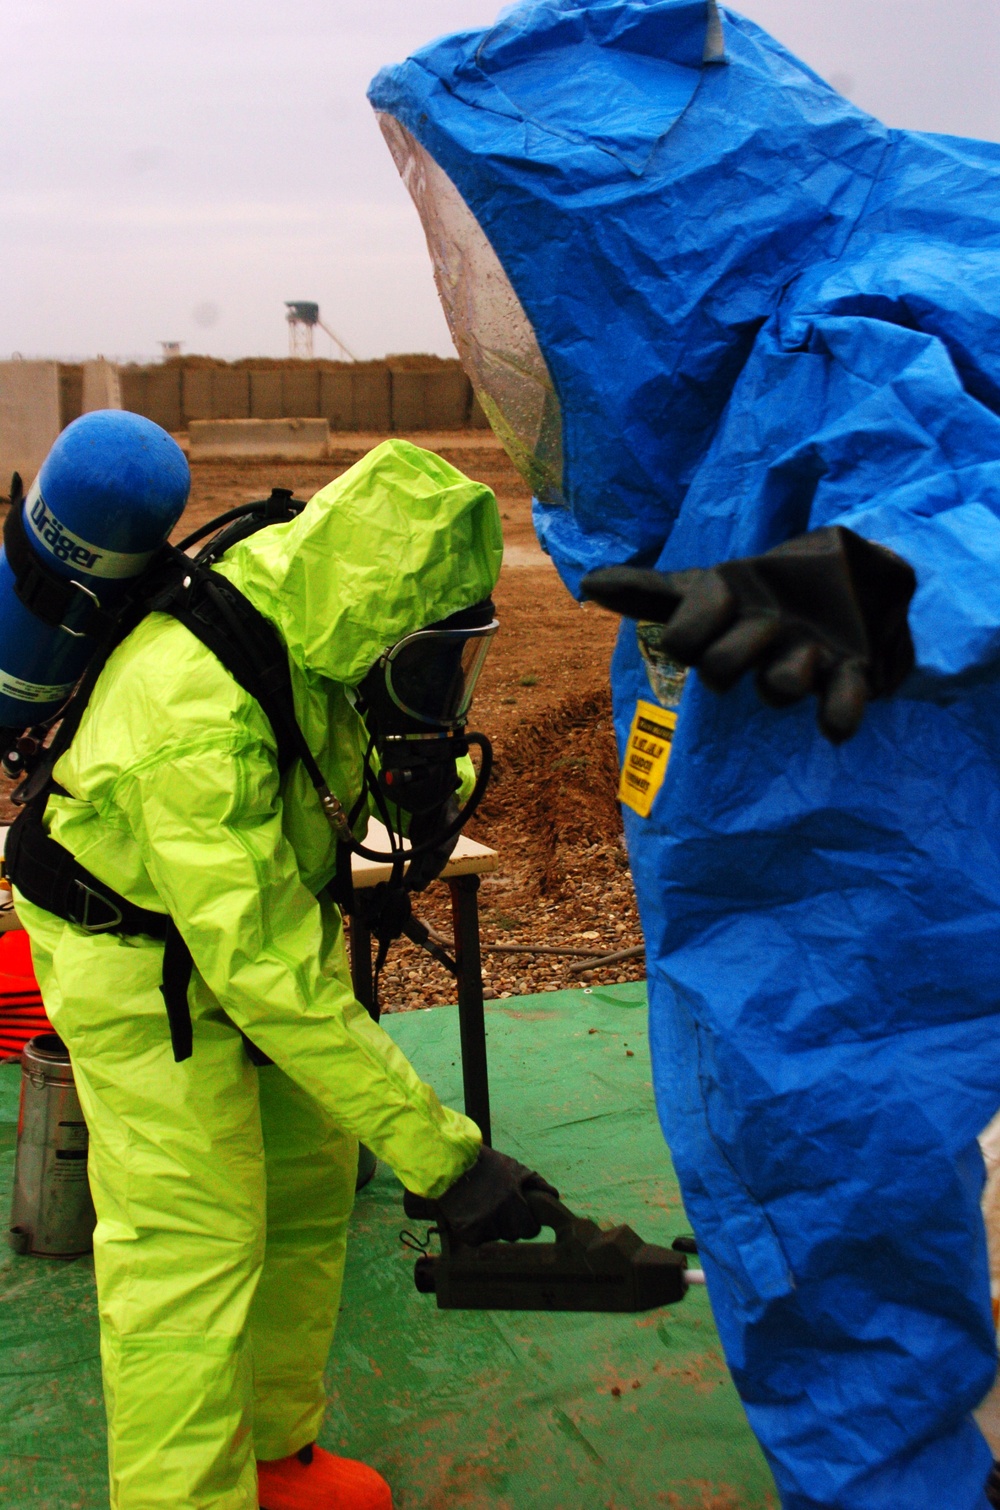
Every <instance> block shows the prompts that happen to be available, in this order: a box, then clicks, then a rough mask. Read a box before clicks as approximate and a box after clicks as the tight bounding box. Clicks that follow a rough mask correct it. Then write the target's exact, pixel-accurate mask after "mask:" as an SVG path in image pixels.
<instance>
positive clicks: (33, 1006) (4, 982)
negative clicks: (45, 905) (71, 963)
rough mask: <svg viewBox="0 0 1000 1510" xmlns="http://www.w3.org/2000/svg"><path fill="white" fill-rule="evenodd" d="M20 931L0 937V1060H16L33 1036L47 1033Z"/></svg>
mask: <svg viewBox="0 0 1000 1510" xmlns="http://www.w3.org/2000/svg"><path fill="white" fill-rule="evenodd" d="M51 1032H52V1024H51V1023H50V1022H49V1020H48V1018H47V1017H46V1015H45V1008H44V1006H43V1005H42V997H41V992H40V991H39V989H38V982H37V980H36V979H35V971H34V967H33V966H32V963H31V943H30V941H29V939H28V935H27V934H26V933H25V932H24V931H23V929H14V930H12V931H11V932H9V933H0V1060H4V1059H19V1058H20V1057H21V1050H22V1049H23V1048H24V1045H25V1044H26V1043H27V1041H28V1039H29V1038H33V1037H34V1036H35V1034H36V1033H51Z"/></svg>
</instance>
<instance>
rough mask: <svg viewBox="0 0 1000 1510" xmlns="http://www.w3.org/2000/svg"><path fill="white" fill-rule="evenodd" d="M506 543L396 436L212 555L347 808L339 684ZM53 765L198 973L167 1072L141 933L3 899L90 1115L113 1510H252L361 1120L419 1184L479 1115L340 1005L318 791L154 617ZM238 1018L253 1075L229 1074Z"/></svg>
mask: <svg viewBox="0 0 1000 1510" xmlns="http://www.w3.org/2000/svg"><path fill="white" fill-rule="evenodd" d="M501 555H502V540H501V533H500V524H499V518H498V514H497V509H496V503H495V500H494V498H493V495H492V493H491V492H490V491H489V489H488V488H485V487H483V486H481V485H480V484H478V483H474V482H470V481H469V479H468V478H466V477H464V476H463V475H462V474H461V473H460V472H458V471H456V470H455V468H454V467H451V466H449V465H448V464H447V463H446V462H444V461H442V460H441V459H440V458H439V457H437V456H434V455H431V454H430V453H429V452H426V451H422V450H420V449H419V448H418V447H416V446H413V445H410V444H408V443H406V442H403V441H389V442H386V443H385V444H384V445H381V446H379V447H378V448H377V449H376V450H375V451H373V452H371V454H370V455H369V456H367V457H366V458H365V459H364V460H363V461H361V462H359V463H358V464H357V465H356V466H354V467H352V468H351V470H350V471H348V472H347V473H345V474H344V475H343V476H342V477H340V478H338V479H337V481H336V482H333V483H331V484H330V485H329V486H328V487H326V488H323V489H322V491H321V492H319V493H317V495H316V496H315V498H313V499H312V501H311V502H310V504H309V505H308V507H307V508H306V509H305V510H304V511H303V513H302V514H301V516H300V517H299V518H298V519H296V520H295V521H293V522H292V523H290V524H283V525H276V526H272V527H271V528H269V529H266V530H264V531H262V532H261V533H259V534H257V535H254V536H253V537H251V538H250V539H248V540H246V541H244V542H242V543H241V544H239V545H236V546H234V547H233V548H232V549H231V550H230V551H229V552H228V553H227V555H226V557H225V558H224V560H223V562H222V563H221V564H220V566H219V567H218V568H217V569H218V570H220V571H222V572H223V573H224V574H225V575H226V576H227V577H228V578H229V579H230V580H231V581H232V582H233V583H234V584H235V585H236V586H237V587H239V588H240V589H241V590H242V591H243V592H244V593H245V594H246V596H247V597H248V598H249V599H250V600H251V602H252V603H253V604H254V606H255V607H256V608H257V609H259V610H260V611H261V612H262V613H263V614H264V615H265V616H266V617H267V618H268V619H269V620H270V621H271V622H272V623H273V624H274V625H275V626H276V627H277V629H278V631H279V632H280V634H281V636H282V638H283V639H284V642H285V644H286V646H287V648H288V655H289V661H290V664H291V673H292V681H293V687H294V693H295V705H296V711H297V713H298V718H299V722H300V725H301V727H302V730H303V732H304V734H305V736H306V739H307V741H308V742H309V745H310V747H311V749H312V751H313V753H314V755H315V756H316V759H317V760H318V762H319V765H320V767H321V768H322V770H323V772H324V775H325V776H326V779H327V781H328V783H329V785H330V788H331V790H332V791H333V792H334V793H335V794H336V795H337V796H338V797H339V798H340V800H341V802H342V803H343V804H344V806H345V807H346V808H348V809H349V808H350V806H351V805H352V803H353V802H354V801H355V799H356V798H357V796H358V793H359V791H360V790H361V771H362V755H363V751H364V746H365V742H366V731H365V729H364V726H363V724H362V722H361V719H360V718H359V716H358V715H357V713H356V712H355V711H354V709H353V707H352V705H351V703H350V701H349V700H348V697H347V694H346V689H347V688H348V687H350V686H352V685H355V684H356V683H357V682H358V681H359V680H360V679H361V677H362V676H363V675H364V673H365V672H366V671H367V670H368V669H369V667H370V666H371V665H372V664H373V662H374V661H375V660H376V659H377V658H378V656H379V655H380V654H381V653H382V651H383V650H384V649H386V647H388V646H389V645H391V644H393V642H394V641H396V640H398V639H399V638H400V637H401V636H403V635H405V634H407V633H409V632H411V631H413V630H416V629H419V628H420V627H422V626H423V625H425V624H428V623H430V622H433V621H435V620H438V619H441V618H444V617H445V616H446V615H448V614H451V613H453V612H455V611H456V610H458V609H460V608H463V607H466V606H468V605H470V604H472V603H474V602H476V601H477V600H479V599H481V598H484V597H486V596H488V595H489V593H490V591H491V589H492V587H493V585H494V583H495V581H496V578H497V575H498V572H499V569H500V561H501ZM55 774H56V778H57V780H58V781H59V782H60V783H61V784H62V786H63V787H64V788H65V789H66V791H67V792H68V793H69V795H68V796H65V797H62V796H58V797H53V798H51V799H50V801H49V804H48V808H47V823H48V827H49V830H50V832H51V833H52V835H53V837H54V838H56V839H58V840H59V841H60V842H61V843H62V844H64V845H65V846H66V847H67V848H68V849H70V850H72V852H73V853H74V854H75V855H76V856H77V858H78V859H79V860H80V861H81V862H82V863H83V864H84V865H86V866H87V867H88V868H89V869H90V870H91V871H93V872H94V874H95V875H96V876H97V877H98V878H99V879H101V880H103V881H105V882H106V883H107V884H108V885H110V886H113V887H114V888H115V889H116V890H118V891H120V892H122V893H123V894H124V895H125V896H127V897H128V898H129V899H130V900H131V901H133V902H135V903H137V904H138V905H139V906H141V907H147V908H152V909H154V910H156V911H160V912H166V911H169V912H170V914H171V915H172V916H173V918H174V920H175V922H176V923H177V925H178V927H179V929H180V931H181V933H182V935H183V937H184V939H185V941H186V943H187V945H188V947H189V948H190V950H191V953H192V955H193V958H194V964H195V973H194V975H193V977H192V983H191V988H190V992H189V999H190V1005H191V1015H192V1018H193V1026H194V1051H193V1054H192V1057H191V1058H190V1059H188V1060H186V1061H185V1062H184V1063H182V1064H177V1063H175V1062H174V1059H173V1055H172V1052H171V1045H170V1035H169V1030H168V1025H167V1017H166V1012H165V1009H164V1002H163V997H162V995H161V992H160V983H161V968H162V946H160V945H158V944H156V943H154V942H152V941H151V940H148V939H143V938H139V939H136V938H129V939H125V938H119V937H116V936H113V935H109V934H105V935H99V936H94V935H88V934H86V933H84V932H82V931H81V930H80V929H78V928H76V927H74V926H72V925H71V924H68V923H64V922H62V921H60V920H59V919H57V918H55V917H53V916H52V915H51V914H50V913H47V912H43V911H41V910H39V909H38V908H37V907H33V906H31V905H30V904H29V903H28V902H26V901H25V900H24V899H23V898H19V902H18V905H19V909H20V911H21V915H22V916H23V918H24V921H25V923H26V926H27V928H28V931H29V933H30V935H31V943H32V953H33V957H34V961H35V968H36V970H37V973H38V977H39V981H40V983H41V988H42V993H43V995H44V998H45V1003H46V1006H47V1008H48V1011H49V1014H50V1017H51V1019H52V1022H53V1024H54V1026H55V1027H56V1029H57V1031H58V1032H59V1033H60V1034H61V1036H62V1037H63V1039H64V1040H65V1042H66V1043H67V1045H68V1046H69V1049H70V1052H71V1054H72V1057H73V1063H74V1067H75V1071H76V1078H77V1084H78V1086H79V1090H80V1096H81V1100H82V1102H83V1107H84V1112H85V1115H86V1118H87V1123H88V1126H89V1128H90V1139H91V1142H90V1178H91V1184H92V1187H93V1193H94V1204H95V1206H96V1209H97V1216H98V1224H97V1231H96V1234H95V1243H94V1256H95V1264H96V1269H97V1283H98V1294H99V1300H100V1312H101V1337H102V1358H103V1366H104V1380H105V1392H106V1398H107V1411H108V1428H109V1443H110V1447H109V1454H110V1466H111V1505H112V1507H113V1510H168V1507H169V1510H178V1507H180V1506H183V1507H185V1510H209V1507H211V1510H254V1507H256V1505H257V1492H256V1476H255V1469H254V1459H255V1457H257V1458H260V1459H271V1458H280V1457H284V1456H286V1455H287V1454H290V1453H293V1452H296V1451H297V1450H298V1449H299V1448H300V1447H302V1446H304V1445H305V1444H306V1443H307V1442H311V1441H313V1440H314V1439H315V1437H316V1435H317V1432H318V1429H319V1425H320V1421H321V1419H322V1416H323V1410H324V1403H325V1401H324V1394H323V1385H322V1375H323V1368H324V1364H325V1361H326V1356H327V1352H328V1350H329V1346H330V1342H331V1339H332V1336H333V1329H334V1323H335V1319H336V1315H337V1306H338V1297H339V1293H340V1285H341V1279H342V1275H343V1266H344V1249H345V1239H346V1226H347V1219H348V1216H349V1213H350V1209H351V1204H352V1200H353V1191H354V1176H355V1168H356V1163H357V1140H358V1139H359V1138H360V1139H362V1140H363V1141H364V1142H365V1143H366V1144H368V1146H369V1147H370V1148H372V1149H373V1150H374V1151H375V1153H376V1154H377V1155H378V1156H379V1157H380V1158H381V1159H384V1160H385V1161H386V1163H388V1164H389V1165H390V1166H391V1167H392V1168H393V1169H394V1170H395V1171H396V1173H397V1174H398V1175H399V1177H400V1179H401V1180H402V1181H403V1182H404V1184H406V1185H407V1186H408V1187H409V1188H410V1189H411V1190H415V1191H418V1192H420V1193H422V1194H425V1195H429V1196H435V1195H439V1194H441V1193H442V1192H443V1191H444V1190H445V1189H447V1187H448V1186H449V1185H451V1184H452V1183H453V1181H454V1180H455V1179H457V1178H458V1176H459V1175H460V1174H462V1173H463V1172H464V1171H465V1170H466V1169H467V1168H468V1167H469V1166H470V1165H471V1164H472V1163H473V1162H474V1161H475V1158H476V1155H477V1152H478V1148H479V1143H480V1137H479V1132H478V1129H477V1128H476V1127H475V1125H474V1124H473V1123H472V1122H470V1121H469V1120H468V1119H467V1118H466V1117H464V1116H462V1115H460V1114H459V1113H457V1112H454V1111H451V1110H449V1109H447V1108H446V1107H443V1106H442V1105H441V1103H440V1102H439V1101H438V1099H437V1097H436V1096H435V1094H434V1092H433V1090H431V1088H430V1087H429V1086H427V1085H424V1084H423V1083H422V1082H421V1081H420V1080H419V1079H418V1078H417V1076H416V1074H415V1072H414V1071H413V1069H412V1067H411V1066H410V1065H409V1063H408V1062H407V1061H406V1059H405V1058H404V1057H403V1055H402V1054H401V1053H400V1052H399V1050H398V1049H396V1048H395V1047H394V1045H393V1043H392V1041H391V1040H390V1039H389V1038H388V1037H387V1035H386V1034H385V1033H384V1032H383V1031H382V1029H381V1028H379V1027H378V1026H377V1025H376V1024H375V1023H374V1022H372V1020H371V1018H370V1017H369V1016H368V1015H367V1013H366V1012H365V1010H364V1009H363V1008H362V1007H361V1006H360V1005H359V1004H358V1002H357V1001H356V1000H355V999H354V996H353V993H352V991H351V985H350V974H349V970H348V965H347V958H346V951H345V947H344V935H343V929H342V924H341V918H340V914H339V912H338V910H337V909H336V908H335V907H334V906H333V905H332V904H331V903H330V902H329V901H328V900H327V899H326V898H325V897H323V896H321V895H320V893H321V892H322V890H323V888H324V886H325V885H326V883H327V882H328V881H329V880H330V879H331V876H332V874H333V871H334V860H335V842H334V837H333V835H332V833H331V831H330V828H329V826H328V824H327V822H326V819H325V818H324V816H323V814H322V811H321V809H320V806H319V802H318V800H317V797H316V795H315V792H314V790H313V787H312V785H311V783H310V782H309V780H308V779H307V777H306V775H305V772H304V771H303V770H302V768H301V766H299V765H296V766H295V767H293V769H292V770H291V771H290V772H289V773H288V775H287V776H286V777H285V778H284V780H279V776H278V771H277V765H276V748H275V741H274V738H273V735H272V732H271V728H270V725H269V723H268V722H267V719H266V718H265V716H264V715H263V713H262V712H261V710H260V708H259V706H258V705H257V703H256V702H255V701H254V700H253V699H252V698H250V697H249V696H248V695H247V693H245V692H244V691H243V690H242V689H241V688H240V687H239V686H238V685H237V683H236V682H235V681H234V680H233V678H232V677H231V676H230V675H229V674H228V672H226V671H225V670H224V669H223V667H222V665H221V664H220V663H219V661H218V660H217V659H216V658H215V657H214V656H213V655H212V654H211V652H209V651H208V650H207V649H205V647H204V646H203V645H202V644H201V643H200V642H199V641H198V640H196V639H195V638H194V637H193V636H192V635H190V634H189V633H188V631H187V630H186V629H184V628H183V627H182V626H181V625H180V624H178V623H177V622H176V620H174V619H172V618H169V617H167V616H165V615H161V614H152V615H150V616H149V617H148V618H146V619H145V620H144V621H143V622H142V623H141V624H140V625H139V627H138V628H137V629H136V630H135V631H134V632H133V633H132V634H131V635H130V636H129V638H128V639H127V640H126V641H125V642H124V643H123V644H122V645H121V646H120V647H119V648H118V649H117V650H116V651H115V652H114V654H113V655H112V656H111V658H110V659H109V661H108V663H107V666H106V667H105V669H104V671H103V673H102V675H101V677H100V680H99V681H98V683H97V687H96V689H95V692H94V694H93V697H92V699H91V701H90V705H89V707H88V709H87V711H86V714H85V715H84V718H83V722H82V724H81V726H80V729H79V732H78V733H77V736H76V738H75V740H74V741H73V744H72V745H71V747H70V749H69V750H68V751H67V752H66V754H65V755H64V756H63V757H62V759H61V760H60V761H59V763H58V765H57V767H56V773H55ZM366 818H367V814H364V815H362V817H361V819H360V820H359V829H363V827H364V824H365V821H366ZM241 1029H242V1030H244V1031H245V1032H246V1033H247V1035H248V1037H249V1038H251V1039H252V1041H253V1042H254V1043H255V1044H256V1045H258V1047H259V1048H261V1049H263V1050H264V1052H265V1053H266V1054H268V1055H269V1056H270V1057H271V1058H272V1059H273V1060H274V1065H273V1066H271V1067H267V1068H265V1069H262V1070H259V1071H258V1070H257V1069H255V1068H254V1067H253V1066H252V1065H251V1063H250V1061H249V1059H248V1058H247V1055H246V1052H245V1050H244V1047H243V1044H242V1041H241V1038H240V1030H241Z"/></svg>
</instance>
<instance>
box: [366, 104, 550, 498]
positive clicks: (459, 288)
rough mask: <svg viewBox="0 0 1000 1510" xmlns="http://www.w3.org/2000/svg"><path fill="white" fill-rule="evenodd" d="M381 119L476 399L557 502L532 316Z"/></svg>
mask: <svg viewBox="0 0 1000 1510" xmlns="http://www.w3.org/2000/svg"><path fill="white" fill-rule="evenodd" d="M379 125H380V126H381V128H382V134H383V136H384V137H385V139H386V142H387V143H388V145H389V151H390V152H391V153H392V156H393V160H394V161H395V164H396V167H397V168H398V169H399V173H400V176H401V178H402V180H403V182H404V184H405V185H406V187H407V189H408V190H409V193H410V196H411V198H412V199H413V202H414V204H415V205H416V207H417V211H418V213H419V215H420V219H421V221H422V223H423V227H424V234H425V235H426V237H427V246H428V249H429V251H430V254H431V261H432V263H433V265H434V279H435V282H436V283H437V289H438V294H439V295H440V298H441V303H442V305H443V306H444V312H445V316H446V318H447V321H448V326H449V329H450V330H451V336H452V340H453V341H454V342H455V346H456V347H457V349H458V354H459V356H460V358H461V360H462V366H463V367H464V368H465V371H466V372H467V373H468V375H469V378H470V380H471V382H472V386H473V388H474V389H475V391H476V395H477V397H478V399H479V402H480V403H481V404H482V406H483V409H484V411H485V413H486V416H487V418H488V419H489V422H490V424H491V425H492V427H493V430H494V431H495V433H496V435H497V437H498V439H499V440H500V441H501V442H502V444H503V446H504V449H505V450H506V452H507V454H508V456H509V457H510V459H511V461H512V462H513V463H514V465H515V466H516V467H517V469H518V471H519V472H520V474H521V476H522V477H523V478H524V480H525V482H526V483H527V484H528V486H529V487H530V488H531V491H532V493H533V494H534V496H535V497H536V498H538V499H540V500H541V502H543V503H550V504H563V503H564V501H565V500H564V497H563V456H562V415H561V412H560V408H559V400H558V398H557V396H556V391H555V388H554V387H553V384H552V378H551V377H550V375H549V370H548V367H547V366H546V364H545V358H544V357H543V356H542V352H541V348H540V347H539V345H538V342H537V340H536V339H535V333H534V331H533V330H532V328H531V322H530V321H529V319H528V317H527V315H526V314H525V312H524V308H523V306H522V305H521V302H520V300H519V299H518V297H517V295H516V294H515V292H514V290H513V288H512V286H511V283H510V279H509V278H508V277H507V274H506V273H505V272H504V270H503V268H502V267H501V265H500V261H499V259H498V258H497V255H496V253H495V252H494V250H493V248H492V247H491V245H490V243H489V241H488V240H487V238H486V236H485V234H484V232H483V230H482V228H481V227H480V225H479V222H478V221H477V220H476V217H475V216H474V215H473V213H472V211H471V210H470V209H469V207H468V205H467V204H466V203H465V200H464V199H463V198H462V196H461V194H459V192H458V190H457V189H456V188H455V185H454V184H453V183H452V181H451V179H450V178H449V177H448V176H447V174H446V173H444V172H442V170H441V169H440V168H439V167H438V165H437V163H436V162H435V161H434V159H433V158H432V157H431V156H430V155H429V153H428V152H427V151H426V150H425V149H424V148H423V147H422V146H421V145H420V143H419V142H418V141H416V140H415V138H414V137H412V136H411V135H410V133H409V132H408V131H407V130H406V128H405V127H404V126H402V125H400V123H399V121H397V120H396V119H395V118H394V117H393V116H391V115H384V114H383V115H380V116H379Z"/></svg>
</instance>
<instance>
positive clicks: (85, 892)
mask: <svg viewBox="0 0 1000 1510" xmlns="http://www.w3.org/2000/svg"><path fill="white" fill-rule="evenodd" d="M76 892H78V893H80V895H81V896H82V899H83V907H82V909H81V910H80V911H79V915H78V916H76V917H74V918H73V919H72V921H73V922H74V923H75V924H76V926H77V927H78V928H82V929H83V930H84V932H85V933H109V932H110V931H111V930H112V929H114V928H117V927H118V924H119V923H120V922H121V921H122V918H123V916H124V915H123V913H122V910H121V908H120V907H116V906H115V904H114V902H112V901H111V900H110V899H109V898H108V897H106V896H105V895H104V893H103V892H100V891H95V890H94V888H93V887H92V886H87V885H86V884H85V882H83V881H74V882H73V886H72V891H71V895H73V893H76ZM95 903H96V904H97V905H98V906H99V907H104V908H107V909H110V911H111V913H112V914H113V915H112V916H111V917H110V918H109V920H108V921H107V922H104V923H101V922H96V921H95V922H92V921H91V914H92V912H93V909H94V904H95ZM71 906H72V904H71ZM72 910H73V911H74V912H76V911H77V909H76V907H73V908H72Z"/></svg>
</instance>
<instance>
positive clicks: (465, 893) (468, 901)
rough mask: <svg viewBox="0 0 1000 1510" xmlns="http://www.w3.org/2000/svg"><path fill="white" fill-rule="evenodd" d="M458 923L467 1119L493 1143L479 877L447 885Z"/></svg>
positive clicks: (456, 927)
mask: <svg viewBox="0 0 1000 1510" xmlns="http://www.w3.org/2000/svg"><path fill="white" fill-rule="evenodd" d="M448 886H449V888H450V890H451V908H452V916H453V918H454V922H455V962H456V964H457V965H458V1023H459V1032H460V1034H461V1043H462V1084H463V1087H464V1090H465V1112H466V1116H469V1117H471V1118H472V1120H473V1122H475V1123H477V1124H478V1126H479V1130H480V1132H481V1133H482V1135H483V1142H484V1143H487V1144H489V1143H491V1142H492V1136H491V1132H490V1084H489V1070H488V1066H487V1063H486V1013H485V1010H484V1008H483V967H482V959H481V956H480V952H479V899H478V896H477V893H478V891H479V877H478V876H456V877H455V878H454V879H453V880H451V881H449V882H448Z"/></svg>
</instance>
